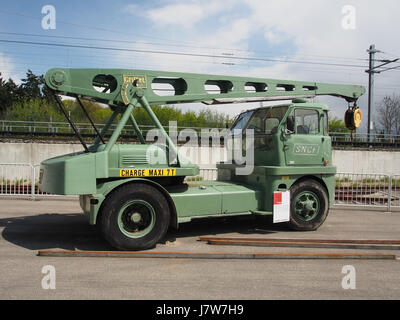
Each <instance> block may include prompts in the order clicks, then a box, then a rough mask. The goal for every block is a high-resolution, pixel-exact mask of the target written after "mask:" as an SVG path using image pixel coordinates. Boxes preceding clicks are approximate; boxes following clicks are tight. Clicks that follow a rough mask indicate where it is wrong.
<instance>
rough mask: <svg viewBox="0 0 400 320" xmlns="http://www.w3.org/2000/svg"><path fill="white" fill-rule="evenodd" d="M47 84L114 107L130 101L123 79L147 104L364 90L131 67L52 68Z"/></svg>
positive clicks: (348, 95) (353, 94) (347, 95)
mask: <svg viewBox="0 0 400 320" xmlns="http://www.w3.org/2000/svg"><path fill="white" fill-rule="evenodd" d="M46 84H47V86H49V87H50V88H51V89H53V90H54V91H56V92H58V93H62V94H64V95H70V96H74V97H75V96H76V95H80V96H82V97H84V98H89V99H91V100H95V101H98V102H102V103H107V104H109V105H114V106H116V105H121V104H122V105H127V104H128V103H129V101H127V99H124V96H123V88H124V84H125V85H126V84H132V85H133V86H134V87H136V89H137V90H140V91H141V95H143V96H144V97H145V98H146V100H147V101H148V103H149V104H173V103H187V102H203V103H205V104H210V105H211V104H225V103H239V102H257V101H268V100H270V101H272V100H285V99H293V98H312V97H315V96H320V95H330V96H336V97H341V98H344V99H345V100H347V101H348V102H355V101H357V99H358V98H359V97H360V96H362V95H363V94H364V93H365V88H364V87H362V86H358V85H342V84H327V83H316V82H307V81H290V80H279V79H266V78H252V77H237V76H222V75H208V74H195V73H183V72H165V71H151V70H131V69H65V68H55V69H51V70H49V71H48V72H47V73H46ZM157 88H158V89H157Z"/></svg>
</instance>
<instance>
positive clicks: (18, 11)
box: [0, 0, 400, 125]
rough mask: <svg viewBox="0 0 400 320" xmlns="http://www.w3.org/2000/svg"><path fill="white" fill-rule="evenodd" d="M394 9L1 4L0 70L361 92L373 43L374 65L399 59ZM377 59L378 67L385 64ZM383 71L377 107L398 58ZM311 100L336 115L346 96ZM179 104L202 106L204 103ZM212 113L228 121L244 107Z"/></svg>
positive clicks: (314, 3) (249, 1) (392, 82)
mask: <svg viewBox="0 0 400 320" xmlns="http://www.w3.org/2000/svg"><path fill="white" fill-rule="evenodd" d="M45 6H52V7H53V8H54V9H55V25H51V28H50V29H48V28H47V29H46V28H43V25H42V22H43V20H44V19H45V22H47V23H48V22H49V20H48V19H47V17H48V16H47V14H48V13H49V12H48V11H46V10H44V11H43V12H42V10H43V9H44V7H45ZM399 11H400V3H399V2H398V1H396V0H379V1H378V0H369V1H365V0H358V1H350V0H339V1H328V0H304V1H296V0H280V1H270V0H162V1H161V0H147V1H141V0H137V1H135V0H130V1H128V0H114V1H103V0H96V1H81V0H80V1H77V0H69V1H58V0H46V1H38V0H35V1H32V0H14V1H3V2H2V6H1V8H0V72H1V73H2V77H3V78H9V77H11V78H12V79H13V80H14V81H16V82H17V83H20V81H21V79H22V78H24V76H25V73H26V71H27V70H28V69H30V70H32V71H33V72H34V73H35V74H44V73H46V71H47V70H48V69H50V68H53V67H67V68H127V69H150V70H163V71H175V72H180V71H181V72H195V73H208V74H222V75H238V76H248V77H260V78H276V79H285V80H304V81H313V82H328V83H343V84H358V85H364V86H366V87H367V86H368V74H367V73H366V72H365V70H366V69H368V53H367V49H368V48H369V46H370V45H371V44H375V45H376V48H377V49H378V50H379V51H380V52H379V53H378V54H377V55H376V59H377V60H379V61H380V60H394V59H396V58H400V41H398V33H399V32H400V20H399V19H398V12H399ZM47 25H49V24H47ZM10 41H19V42H30V43H24V44H23V43H15V42H14V43H13V42H10ZM34 43H35V44H34ZM38 43H42V44H43V43H47V44H50V45H39V44H38ZM54 44H62V45H73V46H90V47H97V48H104V47H106V48H116V49H117V50H109V49H108V50H107V49H93V48H92V49H90V48H76V47H68V46H62V47H60V46H54ZM135 50H138V51H141V52H138V51H135ZM143 51H145V52H143ZM149 51H151V52H152V53H150V52H149ZM155 51H156V52H158V53H155ZM160 52H163V53H160ZM204 55H207V57H204ZM379 61H376V64H380V63H382V62H379ZM388 67H399V68H398V69H393V70H388V71H385V72H382V73H379V74H376V75H375V91H374V93H375V94H374V99H375V102H376V104H375V109H376V108H377V105H378V104H379V102H380V101H381V100H382V99H383V97H384V96H385V95H392V94H394V93H395V94H399V93H400V60H399V61H397V62H395V63H391V64H390V65H389V66H388ZM318 100H319V101H322V102H326V103H328V104H329V105H330V107H331V110H332V114H333V116H337V117H339V118H343V115H344V112H345V111H346V108H347V103H346V102H344V100H342V99H338V98H330V97H327V98H325V97H321V98H318ZM256 106H258V105H256ZM359 106H360V108H361V110H362V111H363V114H364V119H366V116H367V95H364V96H363V97H362V98H360V100H359ZM179 108H183V109H184V110H189V109H190V110H200V109H201V108H203V106H202V105H200V104H193V105H186V106H184V105H180V106H179ZM213 108H214V107H213ZM215 108H216V110H218V111H221V112H224V113H227V114H229V115H230V116H234V115H235V114H238V113H239V112H240V111H242V110H244V109H248V108H249V107H248V106H243V105H222V106H215ZM374 114H375V115H376V110H375V113H374ZM365 123H366V121H364V125H365Z"/></svg>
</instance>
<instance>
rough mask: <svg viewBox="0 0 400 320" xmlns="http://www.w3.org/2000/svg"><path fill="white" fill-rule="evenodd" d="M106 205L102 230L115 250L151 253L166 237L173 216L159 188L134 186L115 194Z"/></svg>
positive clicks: (136, 184) (116, 191)
mask: <svg viewBox="0 0 400 320" xmlns="http://www.w3.org/2000/svg"><path fill="white" fill-rule="evenodd" d="M104 201H105V202H104V205H103V207H102V211H101V215H100V217H99V223H100V230H101V233H102V235H103V237H104V238H105V239H106V240H107V241H108V242H109V243H110V244H111V245H112V246H113V247H115V248H117V249H120V250H145V249H150V248H153V247H154V246H155V245H156V244H157V243H158V242H159V241H160V240H161V239H162V238H163V237H164V236H165V234H166V232H167V230H168V227H169V222H170V212H169V207H168V202H167V200H166V199H165V197H164V195H163V194H162V193H161V192H159V191H158V190H157V189H156V188H154V187H152V186H149V185H147V184H143V183H132V184H128V185H124V186H122V187H121V188H118V189H117V190H115V191H113V192H112V193H111V194H110V195H109V196H107V198H106V199H105V200H104Z"/></svg>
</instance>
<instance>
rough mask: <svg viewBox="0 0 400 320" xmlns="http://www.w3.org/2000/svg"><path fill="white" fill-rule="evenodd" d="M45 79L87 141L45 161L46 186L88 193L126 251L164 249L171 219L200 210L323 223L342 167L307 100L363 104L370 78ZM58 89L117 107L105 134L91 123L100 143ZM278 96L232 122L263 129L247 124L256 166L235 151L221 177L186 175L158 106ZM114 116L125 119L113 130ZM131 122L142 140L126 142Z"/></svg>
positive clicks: (90, 205)
mask: <svg viewBox="0 0 400 320" xmlns="http://www.w3.org/2000/svg"><path fill="white" fill-rule="evenodd" d="M45 78H46V85H47V87H48V89H49V91H50V92H52V93H53V94H54V99H55V101H56V103H57V104H58V106H59V107H60V109H61V110H62V111H63V112H64V115H65V116H66V118H67V120H68V121H69V122H70V125H71V127H72V128H73V129H74V130H75V133H76V135H77V137H78V138H79V140H80V141H81V143H82V145H83V148H84V150H83V151H82V152H77V153H72V154H66V155H63V156H59V157H55V158H52V159H48V160H45V161H43V162H42V163H41V167H40V177H39V188H40V189H41V190H42V191H43V192H46V193H51V194H59V195H79V199H80V205H81V207H82V209H83V211H84V213H85V215H86V216H87V219H88V221H89V223H90V224H91V225H98V226H99V227H100V230H101V233H102V235H103V236H104V238H105V239H106V240H107V241H108V242H109V243H110V244H111V245H112V246H114V247H115V248H118V249H121V250H143V249H148V248H151V247H154V246H155V245H156V244H157V243H158V242H159V241H160V240H161V239H162V238H163V237H164V236H165V234H166V232H167V229H168V228H169V227H170V226H171V227H175V228H177V227H178V225H179V224H180V223H183V222H188V221H191V220H192V219H194V218H202V217H221V216H234V215H274V220H275V216H276V217H277V218H278V219H276V220H277V221H287V223H288V224H289V226H290V227H291V228H293V229H294V230H304V231H309V230H316V229H317V228H318V227H319V226H321V224H322V223H323V222H324V221H325V219H326V217H327V215H328V211H329V207H330V206H331V205H332V204H333V202H334V187H335V173H336V167H334V166H333V164H332V151H331V139H330V137H329V135H328V107H327V106H326V105H325V104H322V103H312V102H310V101H309V99H310V98H314V97H315V96H318V95H331V96H336V97H341V98H344V99H345V100H346V101H347V102H348V103H349V109H351V110H352V111H354V110H356V109H357V106H356V102H357V99H358V98H359V97H360V96H361V95H363V94H364V93H365V88H364V87H362V86H355V85H339V84H324V83H314V82H302V81H285V80H275V79H262V78H246V77H233V76H218V75H206V74H193V73H178V72H162V71H149V70H123V69H61V68H56V69H51V70H49V71H48V72H47V73H46V77H45ZM157 85H159V86H160V85H168V87H169V88H171V90H172V92H169V93H165V94H163V91H162V90H161V91H158V92H157V90H156V89H155V88H156V87H157ZM210 86H211V87H212V90H208V88H209V87H210ZM160 92H161V93H160ZM59 95H64V96H71V97H74V98H76V99H77V101H78V102H79V104H80V106H81V107H82V108H83V111H84V112H86V111H85V108H84V106H83V104H82V103H81V99H89V100H92V101H96V102H99V103H103V104H107V105H108V106H109V107H110V108H111V109H112V111H113V113H112V115H111V116H110V119H109V120H108V122H107V123H106V124H105V126H104V127H103V128H102V130H101V131H100V132H99V131H97V129H96V127H95V126H94V125H93V126H94V129H95V130H96V133H97V137H96V139H95V141H94V142H93V143H92V144H91V145H90V146H88V145H86V143H85V142H84V139H83V138H82V136H81V135H80V133H79V131H78V130H77V128H76V126H75V125H74V123H73V122H72V120H71V119H70V117H69V115H68V113H67V112H66V110H65V108H64V106H63V103H62V100H61V99H60V98H59ZM279 100H285V101H288V100H290V102H287V103H284V102H281V104H279V105H277V106H272V107H261V108H258V109H255V110H249V111H246V112H243V113H242V114H240V115H239V116H238V117H237V118H236V121H235V122H234V124H233V126H232V128H231V129H232V132H233V134H232V135H233V136H234V135H235V134H236V133H238V132H239V133H247V132H252V133H253V134H248V135H249V136H251V135H252V136H253V143H252V148H253V150H254V157H253V163H252V164H251V165H252V168H251V170H249V171H248V172H247V173H246V174H243V173H240V172H239V170H240V169H244V166H245V165H247V164H243V163H238V162H235V159H233V161H227V162H225V163H219V164H217V169H218V179H217V180H216V181H198V182H190V183H185V177H191V176H196V175H198V174H199V167H198V166H197V165H195V164H193V163H191V162H190V161H188V160H187V159H184V158H183V157H182V156H181V155H179V153H178V151H177V146H176V145H175V144H174V143H173V141H172V139H171V138H170V137H169V136H168V134H167V132H166V131H165V129H164V127H163V126H162V125H161V123H160V121H159V120H158V118H157V115H156V114H155V113H154V112H153V110H152V108H151V106H150V104H164V105H165V104H178V103H191V102H202V103H206V104H208V105H215V104H231V103H246V102H260V101H279ZM351 104H352V105H351ZM136 107H142V108H144V110H145V111H146V113H147V114H148V115H149V117H150V118H151V120H152V122H153V123H154V125H155V127H156V128H157V129H158V130H159V132H160V133H159V135H160V136H162V137H163V138H164V141H165V145H159V144H158V145H155V144H151V143H150V144H147V143H146V139H145V137H144V136H143V133H142V131H141V129H140V126H139V124H138V123H137V122H136V119H135V118H134V116H133V114H132V112H133V110H134V108H136ZM89 120H90V121H91V119H90V118H89ZM114 122H117V125H116V127H115V129H114V130H113V131H112V134H111V136H109V138H107V137H108V136H107V135H106V132H107V131H108V130H109V129H110V127H111V125H112V124H113V123H114ZM91 123H92V124H93V122H92V121H91ZM128 124H129V125H131V126H132V127H133V128H134V130H135V132H136V136H137V138H138V140H139V141H140V144H138V143H137V144H122V143H117V141H118V139H119V137H120V135H121V132H122V130H123V129H124V127H125V126H126V125H128ZM235 132H236V133H235ZM246 138H247V137H246ZM243 141H247V140H245V139H244V138H243ZM243 144H245V143H243ZM244 149H245V148H244ZM150 150H151V152H150ZM152 157H153V158H156V160H157V161H153V160H154V159H153V158H152ZM285 215H287V217H285ZM282 217H283V218H282ZM280 219H283V220H280Z"/></svg>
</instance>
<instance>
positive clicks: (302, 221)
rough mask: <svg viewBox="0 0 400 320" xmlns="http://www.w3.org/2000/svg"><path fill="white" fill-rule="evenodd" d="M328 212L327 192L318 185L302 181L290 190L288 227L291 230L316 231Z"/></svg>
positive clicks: (314, 182)
mask: <svg viewBox="0 0 400 320" xmlns="http://www.w3.org/2000/svg"><path fill="white" fill-rule="evenodd" d="M328 212H329V198H328V192H327V191H326V189H325V188H324V187H323V186H322V185H321V184H320V183H318V182H316V181H314V180H304V181H301V182H299V183H296V184H295V185H293V186H292V187H291V188H290V222H289V227H290V228H291V229H293V230H297V231H314V230H317V229H318V228H319V227H320V226H321V225H322V224H323V223H324V221H325V220H326V218H327V216H328Z"/></svg>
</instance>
